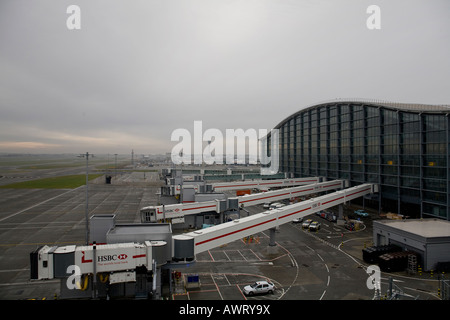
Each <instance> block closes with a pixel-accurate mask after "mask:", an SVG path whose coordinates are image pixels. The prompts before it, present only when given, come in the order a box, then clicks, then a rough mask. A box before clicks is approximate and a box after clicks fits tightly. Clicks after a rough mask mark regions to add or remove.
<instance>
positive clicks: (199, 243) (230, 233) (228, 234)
mask: <svg viewBox="0 0 450 320" xmlns="http://www.w3.org/2000/svg"><path fill="white" fill-rule="evenodd" d="M309 209H311V207H309V208H306V209H302V210H299V211H295V212H292V213H289V214H286V215H284V216H282V217H279V219H282V218H286V217H288V216H291V215H293V214H296V213H299V212H302V211H305V210H309ZM275 220H277V218H273V219H270V220H267V221H264V222H260V223H258V224H255V225H253V226H250V227H245V228H242V229H239V230H236V231H232V232H229V233H225V234H223V235H221V236H217V237H214V238H211V239H206V240H203V241H200V242H197V243H196V244H195V245H196V246H198V245H201V244H204V243H207V242H210V241H214V240H217V239H220V238H224V237H228V236H231V235H232V234H235V233H239V232H242V231H245V230H248V229H251V228H254V227H257V226H261V225H263V224H266V223H269V222H272V221H275Z"/></svg>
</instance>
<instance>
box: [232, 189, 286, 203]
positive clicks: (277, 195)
mask: <svg viewBox="0 0 450 320" xmlns="http://www.w3.org/2000/svg"><path fill="white" fill-rule="evenodd" d="M287 194H289V192H288V193H282V194H276V195H274V196H267V197H262V198H256V199H249V200H245V201H240V202H241V203H244V202H250V201H256V200H262V199H268V198H273V197H279V196H285V195H287Z"/></svg>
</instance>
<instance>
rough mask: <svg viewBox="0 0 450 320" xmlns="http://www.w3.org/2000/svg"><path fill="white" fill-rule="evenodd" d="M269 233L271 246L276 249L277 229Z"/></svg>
mask: <svg viewBox="0 0 450 320" xmlns="http://www.w3.org/2000/svg"><path fill="white" fill-rule="evenodd" d="M269 231H270V240H269V246H271V247H275V246H276V245H277V244H276V243H275V228H272V229H269Z"/></svg>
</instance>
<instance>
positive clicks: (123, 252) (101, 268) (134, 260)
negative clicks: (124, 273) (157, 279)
mask: <svg viewBox="0 0 450 320" xmlns="http://www.w3.org/2000/svg"><path fill="white" fill-rule="evenodd" d="M141 259H146V254H145V251H144V252H142V250H140V248H136V247H135V246H134V245H129V246H122V245H98V246H97V249H96V251H95V261H96V269H97V272H105V271H107V272H111V271H117V270H124V269H128V268H129V269H133V268H134V267H135V265H136V264H139V263H141V261H139V260H141ZM93 261H94V250H92V247H90V248H89V249H88V248H87V247H80V249H78V248H77V250H76V252H75V264H76V265H77V266H79V267H80V269H81V272H82V273H89V272H92V270H93Z"/></svg>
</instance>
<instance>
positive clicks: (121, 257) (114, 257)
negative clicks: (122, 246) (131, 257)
mask: <svg viewBox="0 0 450 320" xmlns="http://www.w3.org/2000/svg"><path fill="white" fill-rule="evenodd" d="M126 258H128V256H127V255H126V254H125V253H121V254H107V255H103V256H98V257H97V262H108V261H116V260H125V259H126Z"/></svg>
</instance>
